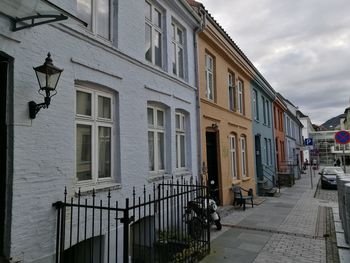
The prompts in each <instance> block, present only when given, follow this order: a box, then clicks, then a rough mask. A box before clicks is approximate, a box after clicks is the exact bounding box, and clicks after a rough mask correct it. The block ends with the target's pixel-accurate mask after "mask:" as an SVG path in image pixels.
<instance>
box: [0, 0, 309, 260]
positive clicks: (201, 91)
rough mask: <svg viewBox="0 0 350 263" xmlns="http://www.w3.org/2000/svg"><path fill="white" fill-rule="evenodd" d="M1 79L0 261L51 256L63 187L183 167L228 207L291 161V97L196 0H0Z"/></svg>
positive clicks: (83, 191)
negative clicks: (239, 190)
mask: <svg viewBox="0 0 350 263" xmlns="http://www.w3.org/2000/svg"><path fill="white" fill-rule="evenodd" d="M48 53H50V54H49V55H48ZM45 59H46V60H45ZM45 61H46V62H45ZM44 62H45V64H44V65H43V66H46V67H47V66H48V67H50V70H47V68H46V71H43V70H42V68H43V67H38V66H39V65H42V64H43V63H44ZM53 65H54V66H53ZM33 67H34V70H33ZM62 70H63V71H62ZM42 74H44V76H42ZM45 74H46V75H45ZM36 75H37V76H36ZM48 75H52V76H50V77H51V78H50V80H49V81H48ZM57 77H58V78H57ZM0 78H1V82H0V100H1V103H0V115H1V117H0V138H1V141H0V143H1V147H0V151H1V154H0V156H1V158H0V169H1V170H0V257H1V258H2V260H5V259H7V260H11V262H55V258H56V260H57V257H56V255H55V253H56V251H57V246H58V243H57V242H56V241H57V240H58V239H57V240H56V236H57V231H56V226H57V224H58V223H57V220H58V219H57V218H59V217H57V210H56V209H55V207H53V206H52V204H53V203H55V202H57V201H60V200H62V197H63V193H64V189H65V188H66V198H67V199H68V200H70V199H72V200H73V199H76V198H77V196H79V198H80V196H88V195H91V193H93V195H94V196H95V195H96V196H97V197H99V196H104V195H106V193H107V192H108V193H109V195H110V198H111V199H112V200H123V199H125V198H128V197H130V196H131V193H132V191H134V189H135V188H136V191H137V190H140V191H143V190H142V189H143V187H144V186H145V188H147V189H148V188H150V189H151V188H152V186H153V185H154V184H157V183H159V182H161V181H164V180H167V179H170V178H175V179H176V178H184V177H185V178H190V177H194V178H198V179H199V180H201V181H204V182H207V181H213V182H214V188H215V189H218V190H217V191H216V192H215V193H214V195H215V197H216V199H217V200H218V202H219V204H220V205H229V204H232V202H233V195H232V192H231V188H232V185H239V186H241V187H243V188H246V189H248V188H252V189H253V191H254V194H264V189H266V188H269V189H271V188H272V187H274V186H275V183H276V180H277V174H278V172H283V171H285V170H284V169H285V167H286V166H288V165H293V166H295V167H299V166H298V165H299V164H300V163H301V162H302V160H303V157H302V147H301V146H302V134H301V129H302V127H303V125H302V124H301V122H300V121H299V119H298V117H297V116H298V115H297V112H298V111H297V107H296V106H294V105H293V104H292V103H291V102H290V101H289V100H287V99H285V98H284V97H283V96H282V95H281V94H279V93H278V92H276V91H275V90H274V89H273V88H272V87H271V85H270V84H269V83H268V82H267V80H266V79H265V78H264V77H263V76H262V74H261V73H259V71H258V70H257V69H256V68H255V66H254V65H253V64H252V62H251V61H250V60H249V59H248V58H247V57H246V56H245V54H244V53H243V51H242V50H241V49H240V48H239V47H238V46H237V45H236V44H235V42H234V41H233V40H232V39H231V38H230V36H229V35H228V34H227V33H226V32H225V31H224V29H223V28H222V27H221V26H220V25H219V24H218V23H217V22H216V21H215V19H214V18H213V17H212V15H211V14H210V13H209V12H208V11H207V10H206V9H205V8H204V6H203V5H202V4H200V3H198V2H196V1H190V0H189V1H185V0H142V1H140V0H74V1H71V0H50V1H48V0H25V1H24V0H2V1H1V3H0ZM57 79H58V83H57V82H56V80H57ZM41 81H44V82H45V81H48V82H49V83H46V84H41ZM48 87H49V88H48ZM29 102H30V103H29ZM97 197H96V198H97ZM116 228H117V227H116ZM78 231H79V230H78ZM116 231H117V230H116ZM78 235H79V234H78ZM115 235H116V236H117V234H115ZM117 238H118V237H117ZM63 239H64V238H63ZM101 240H102V239H101ZM78 241H79V238H78ZM100 242H102V241H100ZM78 243H79V242H78ZM63 249H65V246H64V245H63ZM124 253H125V251H124ZM0 261H1V259H0ZM56 262H57V261H56ZM66 262H68V261H66ZM69 262H70V261H69ZM72 262H73V261H72ZM74 262H84V261H74ZM85 262H88V261H85ZM89 262H90V261H89ZM91 262H92V261H91Z"/></svg>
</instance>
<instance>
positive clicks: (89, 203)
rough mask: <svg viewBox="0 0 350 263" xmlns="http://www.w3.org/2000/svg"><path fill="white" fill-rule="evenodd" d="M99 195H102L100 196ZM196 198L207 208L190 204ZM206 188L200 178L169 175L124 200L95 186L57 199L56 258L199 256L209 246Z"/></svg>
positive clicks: (67, 261)
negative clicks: (88, 193)
mask: <svg viewBox="0 0 350 263" xmlns="http://www.w3.org/2000/svg"><path fill="white" fill-rule="evenodd" d="M98 199H99V200H98ZM189 202H195V203H196V204H197V205H198V207H199V209H201V208H203V210H201V211H202V212H203V213H199V212H198V211H197V213H195V212H194V211H191V210H190V209H188V204H189ZM207 206H208V189H207V187H206V186H203V185H200V184H199V183H198V182H194V181H193V180H190V182H187V181H186V180H184V179H181V180H177V181H176V182H174V181H173V180H169V181H167V182H165V181H163V182H162V183H160V184H158V185H155V184H153V187H151V189H149V190H146V187H145V186H144V187H143V191H142V193H141V195H137V194H136V190H135V188H134V189H133V191H132V196H131V197H130V198H125V200H124V202H123V205H120V202H118V201H116V202H114V201H112V196H111V192H110V191H109V192H108V194H107V196H106V197H105V198H104V200H102V199H100V198H97V194H96V192H95V190H93V191H92V195H91V196H89V197H86V196H82V194H81V193H80V191H79V192H78V193H77V195H76V196H74V197H71V198H69V200H68V193H67V190H66V189H65V191H64V201H59V202H56V203H55V204H54V207H56V209H57V226H56V228H57V230H56V233H57V238H56V263H63V262H64V263H80V262H84V263H95V262H107V263H109V262H124V263H126V262H195V261H198V260H199V259H200V258H202V257H204V256H205V255H206V254H208V253H209V251H210V225H209V220H208V219H209V212H208V211H207V210H205V209H204V208H205V207H207Z"/></svg>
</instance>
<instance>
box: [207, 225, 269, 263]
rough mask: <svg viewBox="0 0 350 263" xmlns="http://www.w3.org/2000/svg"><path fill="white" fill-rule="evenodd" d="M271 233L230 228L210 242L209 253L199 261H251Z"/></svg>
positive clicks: (244, 262) (245, 262)
mask: <svg viewBox="0 0 350 263" xmlns="http://www.w3.org/2000/svg"><path fill="white" fill-rule="evenodd" d="M271 235H272V234H271V233H266V232H260V231H252V230H246V229H237V228H231V229H229V230H227V231H225V233H223V234H221V235H220V236H219V238H217V239H215V240H214V241H213V242H212V243H211V253H210V255H209V256H207V257H205V258H204V259H203V260H202V261H201V262H205V263H210V262H215V263H217V262H220V263H223V262H240V263H248V262H253V261H254V259H255V258H256V257H257V255H258V253H259V252H260V251H261V250H262V249H263V248H264V246H265V245H266V243H267V242H268V240H269V239H270V237H271Z"/></svg>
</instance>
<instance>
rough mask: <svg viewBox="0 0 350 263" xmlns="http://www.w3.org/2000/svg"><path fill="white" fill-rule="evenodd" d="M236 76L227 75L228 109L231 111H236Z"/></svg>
mask: <svg viewBox="0 0 350 263" xmlns="http://www.w3.org/2000/svg"><path fill="white" fill-rule="evenodd" d="M234 82H235V75H234V74H233V73H231V72H229V73H228V74H227V86H228V108H229V110H230V111H234V110H235V106H236V103H235V97H236V96H235V86H234Z"/></svg>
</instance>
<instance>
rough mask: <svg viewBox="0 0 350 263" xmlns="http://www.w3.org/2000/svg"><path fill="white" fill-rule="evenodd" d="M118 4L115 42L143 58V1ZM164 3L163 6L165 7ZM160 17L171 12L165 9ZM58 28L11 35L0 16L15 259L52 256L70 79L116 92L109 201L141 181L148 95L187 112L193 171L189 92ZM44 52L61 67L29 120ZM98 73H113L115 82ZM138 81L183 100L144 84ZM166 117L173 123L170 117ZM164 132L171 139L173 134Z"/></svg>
mask: <svg viewBox="0 0 350 263" xmlns="http://www.w3.org/2000/svg"><path fill="white" fill-rule="evenodd" d="M57 2H60V1H58V0H57ZM61 2H62V1H61ZM69 2H71V1H68V0H66V1H64V2H62V6H72V4H70V3H69ZM72 2H74V1H72ZM118 2H119V7H120V10H119V11H118V14H119V20H118V21H119V22H118V32H119V33H118V36H119V39H118V46H119V48H120V50H122V51H123V52H124V53H126V54H127V55H128V56H130V57H134V58H136V59H138V60H140V61H144V53H143V52H144V51H143V50H144V47H143V43H144V19H143V16H144V12H143V8H144V2H143V1H138V0H133V1H118ZM161 2H162V1H161ZM164 7H165V8H168V7H167V6H166V5H165V6H164ZM166 15H167V16H169V17H170V16H171V15H172V13H171V10H168V11H167V12H166ZM178 19H180V18H178ZM181 22H183V25H184V26H186V30H187V41H188V43H187V44H188V59H189V61H188V62H189V63H188V70H189V72H188V73H189V74H188V76H189V83H190V85H191V86H193V85H194V61H193V57H194V55H193V37H192V31H193V29H192V28H191V27H190V26H187V25H186V22H185V21H184V20H183V19H182V20H181ZM75 28H77V27H75ZM63 29H64V30H62V29H61V30H59V29H58V28H57V27H53V26H48V25H43V26H39V27H35V28H32V29H27V30H23V31H19V32H15V33H13V32H9V22H8V20H7V19H4V18H3V17H1V18H0V34H2V35H4V36H6V37H4V36H1V35H0V50H1V51H3V52H5V53H7V54H9V55H11V56H13V57H14V58H15V64H14V87H13V92H14V109H15V110H14V123H13V125H14V174H13V207H12V240H11V241H12V242H11V255H12V256H13V257H14V259H19V260H21V262H51V261H52V254H53V253H54V251H55V227H56V224H55V222H56V211H55V209H54V208H52V206H51V205H52V203H54V202H56V201H58V200H62V198H63V190H64V186H67V187H68V189H69V192H70V193H72V191H73V188H74V186H75V116H74V111H75V109H74V107H75V105H74V103H75V102H74V101H75V88H74V83H75V80H84V81H91V82H96V83H98V84H100V85H103V86H106V87H108V88H110V89H112V90H114V91H116V92H117V93H118V96H119V102H120V103H119V114H120V120H119V124H120V129H119V131H120V134H119V135H118V136H119V138H120V164H121V165H120V168H119V169H120V174H121V182H122V189H120V190H115V191H113V193H112V195H113V197H112V200H122V199H123V198H124V197H127V196H130V190H131V189H132V187H133V186H142V185H143V184H148V181H147V179H148V138H147V110H146V106H147V100H155V101H160V102H162V103H164V104H166V105H168V106H169V107H170V110H171V113H172V114H174V112H175V108H182V109H184V110H186V111H187V112H189V113H190V119H191V127H190V129H191V152H192V156H191V165H192V173H193V175H197V174H198V167H197V163H198V160H197V133H196V132H197V115H196V103H195V90H194V89H191V88H188V87H185V86H186V85H185V84H179V83H180V82H176V81H174V80H173V79H171V78H167V77H164V76H163V75H162V74H157V73H155V72H152V71H150V70H148V69H147V67H140V66H138V65H137V64H138V63H137V62H133V61H128V60H126V59H123V58H121V57H120V56H118V55H117V53H118V52H116V51H113V52H112V49H111V48H109V47H107V46H105V45H102V44H100V43H98V42H96V41H95V40H89V41H86V39H87V38H85V37H84V35H83V34H80V33H76V31H73V30H70V29H67V28H66V27H63ZM64 31H67V32H69V33H67V32H64ZM73 35H77V37H76V36H73ZM11 39H12V40H11ZM92 39H93V37H92ZM19 41H20V42H19ZM49 51H50V52H51V54H52V58H53V61H54V64H55V65H56V66H58V67H60V68H64V72H63V74H62V76H61V79H60V82H59V84H58V87H57V92H58V93H57V95H56V96H54V97H53V98H52V102H51V105H50V107H49V109H42V110H41V111H40V112H39V113H38V115H37V118H36V119H35V120H33V121H31V120H30V119H29V117H28V101H30V100H34V101H36V102H38V103H39V102H41V101H42V97H41V96H40V95H38V94H37V89H38V84H37V80H36V77H35V73H34V71H33V66H38V65H41V64H42V63H43V62H44V59H45V58H46V55H47V52H49ZM72 58H73V59H74V60H78V61H83V62H84V63H86V64H88V65H93V66H94V67H96V68H98V69H99V71H97V70H93V69H89V68H87V67H84V66H81V65H78V64H76V63H72V62H71V59H72ZM169 59H170V58H169ZM145 64H147V63H145ZM101 71H106V72H109V73H113V74H115V75H117V76H120V77H121V78H122V79H118V78H116V77H114V76H111V75H109V74H105V73H103V72H101ZM145 86H147V87H149V88H151V89H155V90H159V91H163V92H166V93H169V94H171V95H175V96H176V97H179V98H181V99H183V100H186V101H189V102H190V103H185V102H183V101H180V100H178V99H176V98H174V97H173V96H167V95H163V94H161V93H156V92H153V91H151V90H148V89H145ZM172 122H173V123H172V127H174V118H172ZM171 136H172V142H174V136H175V132H174V131H172V134H171ZM168 151H171V156H172V161H171V163H172V165H173V167H172V169H171V170H172V171H174V164H175V146H174V143H173V144H172V149H168ZM167 154H170V152H168V153H167ZM104 194H105V193H103V195H104ZM101 195H102V194H101Z"/></svg>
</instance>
